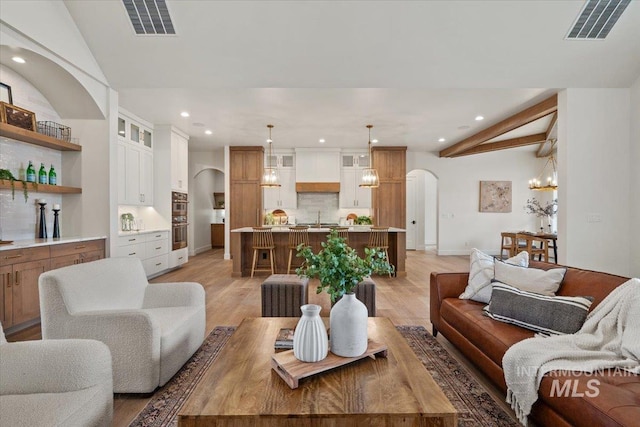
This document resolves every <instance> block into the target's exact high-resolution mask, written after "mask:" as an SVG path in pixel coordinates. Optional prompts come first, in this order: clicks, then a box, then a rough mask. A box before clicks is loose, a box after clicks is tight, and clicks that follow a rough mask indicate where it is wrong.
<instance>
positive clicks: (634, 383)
mask: <svg viewBox="0 0 640 427" xmlns="http://www.w3.org/2000/svg"><path fill="white" fill-rule="evenodd" d="M620 372H621V371H617V372H616V371H610V372H605V373H603V374H594V375H587V374H581V375H580V374H573V373H567V374H566V375H565V374H564V373H563V374H562V375H559V374H557V375H556V374H554V373H550V374H548V375H547V376H545V378H543V379H542V382H541V383H540V389H539V399H540V400H542V401H543V402H544V403H546V404H547V405H548V406H550V407H551V408H552V409H553V410H554V411H556V412H558V413H560V414H562V416H563V417H564V418H566V419H567V420H568V421H569V422H570V423H571V424H574V425H602V426H604V425H606V426H612V425H614V426H615V425H621V426H631V425H637V423H638V420H639V419H640V375H632V374H630V373H625V375H621V374H620ZM554 381H558V383H557V384H556V385H555V389H554V395H555V397H551V391H552V387H554ZM565 381H568V383H565ZM589 381H592V382H591V383H589ZM593 381H597V382H593ZM567 384H568V388H567V389H565V392H564V393H562V397H558V394H559V393H558V392H559V388H558V387H562V386H563V385H564V386H565V387H567Z"/></svg>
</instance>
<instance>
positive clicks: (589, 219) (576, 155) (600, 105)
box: [558, 89, 638, 276]
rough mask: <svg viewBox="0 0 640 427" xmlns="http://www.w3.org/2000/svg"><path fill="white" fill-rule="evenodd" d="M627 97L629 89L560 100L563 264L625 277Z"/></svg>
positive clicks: (574, 92) (578, 92) (569, 93)
mask: <svg viewBox="0 0 640 427" xmlns="http://www.w3.org/2000/svg"><path fill="white" fill-rule="evenodd" d="M630 95H631V90H630V89H567V90H564V91H562V92H560V94H559V97H558V138H559V147H558V169H559V185H558V200H559V205H560V207H561V209H560V210H559V215H558V237H559V259H560V262H562V263H563V264H567V265H571V266H575V267H580V268H587V269H591V270H599V271H605V272H610V273H615V274H620V275H624V276H626V275H629V274H630V272H631V256H630V253H629V251H628V250H627V248H630V247H631V246H630V245H631V237H630V232H631V230H630V227H631V202H630V195H631V188H630V185H631V145H632V144H631V133H630V131H631V126H630V123H631V96H630ZM634 167H636V168H637V163H635V164H634ZM636 177H637V175H636ZM637 184H638V183H637V181H636V182H635V185H634V191H636V192H637ZM635 263H637V258H636V261H635Z"/></svg>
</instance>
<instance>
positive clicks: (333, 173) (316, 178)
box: [295, 148, 341, 182]
mask: <svg viewBox="0 0 640 427" xmlns="http://www.w3.org/2000/svg"><path fill="white" fill-rule="evenodd" d="M340 160H341V159H340V149H324V150H318V149H308V148H296V161H295V163H296V182H340Z"/></svg>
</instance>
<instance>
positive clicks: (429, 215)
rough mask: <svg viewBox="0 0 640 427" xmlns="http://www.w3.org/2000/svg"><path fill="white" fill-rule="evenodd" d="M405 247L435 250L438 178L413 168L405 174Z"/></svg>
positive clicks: (436, 240) (428, 172) (436, 239)
mask: <svg viewBox="0 0 640 427" xmlns="http://www.w3.org/2000/svg"><path fill="white" fill-rule="evenodd" d="M406 230H407V249H408V250H434V251H436V250H437V242H438V178H437V177H436V176H435V175H434V174H433V173H432V172H430V171H426V170H423V169H415V170H412V171H410V172H409V173H408V174H407V225H406Z"/></svg>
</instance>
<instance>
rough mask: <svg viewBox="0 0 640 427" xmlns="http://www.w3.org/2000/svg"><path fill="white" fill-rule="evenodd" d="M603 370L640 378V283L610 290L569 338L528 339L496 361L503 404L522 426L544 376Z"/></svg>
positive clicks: (629, 283) (562, 336)
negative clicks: (503, 386) (499, 362)
mask: <svg viewBox="0 0 640 427" xmlns="http://www.w3.org/2000/svg"><path fill="white" fill-rule="evenodd" d="M607 368H618V369H624V370H625V371H630V372H632V373H635V374H640V279H631V280H629V281H627V282H625V283H623V284H622V285H620V286H618V287H617V288H616V289H614V290H613V291H612V292H611V293H610V294H609V295H608V296H607V297H606V298H605V299H604V300H603V301H602V302H601V303H600V304H599V305H598V306H597V307H596V308H595V309H594V310H593V311H592V312H591V313H590V314H589V315H588V316H587V320H586V321H585V323H584V325H583V326H582V328H581V329H580V330H579V331H578V332H576V333H575V334H572V335H560V336H552V337H548V338H543V337H534V338H529V339H526V340H523V341H520V342H519V343H517V344H515V345H513V346H512V347H511V348H509V349H508V350H507V352H506V353H505V355H504V357H503V359H502V369H503V370H504V379H505V381H506V383H507V403H510V404H511V407H512V408H513V410H514V411H515V413H516V415H517V417H518V419H519V420H520V422H521V423H522V425H524V426H526V425H527V416H528V415H529V413H530V412H531V407H532V406H533V404H534V403H535V402H536V400H537V399H538V387H539V386H540V381H542V377H543V376H544V375H545V374H546V373H548V372H550V371H570V372H594V371H597V370H600V369H607Z"/></svg>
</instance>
